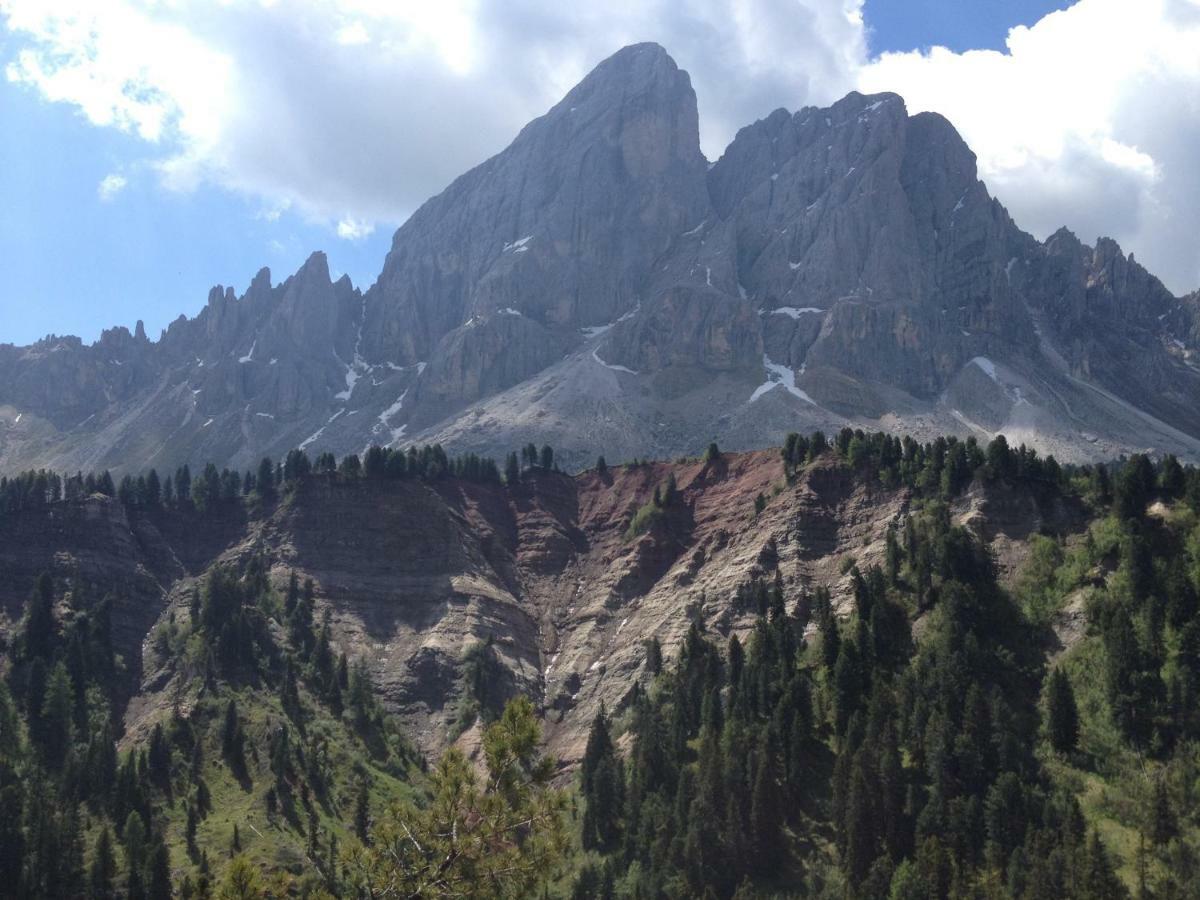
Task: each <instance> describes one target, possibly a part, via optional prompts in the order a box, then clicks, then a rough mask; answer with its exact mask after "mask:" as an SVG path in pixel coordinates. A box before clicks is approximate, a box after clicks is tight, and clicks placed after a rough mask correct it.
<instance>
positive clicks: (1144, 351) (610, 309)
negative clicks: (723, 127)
mask: <svg viewBox="0 0 1200 900" xmlns="http://www.w3.org/2000/svg"><path fill="white" fill-rule="evenodd" d="M1198 323H1200V299H1197V295H1192V296H1190V297H1185V298H1182V299H1180V298H1175V297H1173V296H1172V295H1171V294H1170V293H1169V292H1168V291H1167V290H1166V289H1165V288H1164V287H1163V286H1162V284H1161V283H1160V282H1159V281H1158V280H1157V279H1156V278H1154V277H1153V275H1151V274H1150V273H1148V272H1146V271H1145V270H1144V269H1143V268H1142V267H1141V266H1139V265H1138V264H1137V263H1136V262H1135V261H1134V260H1133V259H1132V258H1127V257H1126V256H1125V255H1124V254H1122V252H1121V250H1120V248H1119V247H1118V246H1117V245H1116V244H1115V243H1114V242H1112V241H1111V240H1108V239H1100V240H1099V241H1098V242H1097V243H1096V245H1095V247H1091V246H1088V245H1085V244H1083V243H1082V242H1080V241H1079V240H1078V239H1077V238H1076V237H1075V236H1074V235H1072V234H1070V233H1069V232H1067V231H1065V230H1064V231H1060V232H1058V233H1057V234H1055V235H1053V236H1051V237H1050V238H1049V239H1048V240H1047V241H1046V242H1044V243H1039V242H1038V241H1036V240H1035V239H1034V238H1032V237H1031V236H1029V235H1027V234H1025V233H1023V232H1021V231H1020V230H1019V229H1018V228H1017V227H1016V226H1015V225H1014V223H1013V222H1012V220H1011V219H1010V218H1009V216H1008V214H1007V212H1006V211H1005V210H1004V208H1003V207H1002V206H1001V205H1000V204H999V203H998V202H997V201H996V200H995V199H993V198H992V197H990V196H989V195H988V192H987V189H986V187H985V186H984V185H983V183H982V182H981V181H979V180H978V177H977V173H976V166H975V157H974V155H973V154H972V153H971V151H970V149H969V148H968V147H967V146H966V144H965V143H964V142H963V141H962V139H961V138H960V137H959V135H958V134H957V132H955V130H954V128H953V127H952V125H951V124H950V123H949V122H947V121H946V120H945V119H944V118H942V117H941V116H938V115H936V114H930V113H922V114H919V115H916V116H909V115H908V113H907V110H906V109H905V106H904V102H903V100H902V99H901V98H900V97H898V96H896V95H895V94H877V95H872V96H863V95H861V94H857V93H852V94H850V95H848V96H846V97H845V98H843V99H842V100H840V101H838V102H837V103H835V104H834V105H833V106H831V107H829V108H828V109H817V108H812V107H810V108H805V109H801V110H800V111H798V112H795V113H790V112H788V111H786V110H782V109H780V110H776V111H775V112H773V113H772V114H771V115H769V116H768V117H766V118H765V119H762V120H761V121H759V122H756V123H754V124H752V125H749V126H747V127H745V128H743V129H742V130H741V131H740V132H738V134H737V136H736V137H735V139H734V141H733V142H732V143H731V144H730V146H729V147H728V148H727V150H726V151H725V153H724V154H723V155H722V157H721V158H720V159H719V160H717V161H716V162H715V163H712V164H709V163H708V162H707V161H706V160H705V159H704V157H703V155H702V154H701V152H700V148H699V138H698V125H697V113H696V97H695V94H694V92H693V91H692V88H691V84H690V81H689V79H688V76H687V74H686V73H685V72H683V71H681V70H680V69H679V68H678V67H677V66H676V65H675V63H674V62H673V61H672V60H671V58H670V57H669V56H668V55H667V53H666V52H665V51H664V50H663V49H662V48H661V47H659V46H657V45H654V44H638V45H635V46H632V47H627V48H625V49H623V50H621V51H619V52H618V53H616V54H614V55H613V56H612V57H610V58H609V59H607V60H605V61H604V62H602V63H601V64H600V65H599V66H597V67H596V69H595V70H594V71H593V72H591V73H590V74H589V75H588V76H587V77H586V78H585V79H584V80H583V81H582V82H581V83H580V84H579V85H578V86H576V87H575V88H574V89H573V90H572V91H571V92H570V93H568V94H567V96H566V97H564V98H563V100H562V101H561V102H559V103H558V104H557V105H556V106H554V108H552V109H551V110H550V111H549V112H547V113H546V114H545V115H544V116H542V117H541V118H539V119H536V120H534V121H533V122H531V123H529V125H527V126H526V127H525V128H524V129H522V131H521V133H520V134H519V135H518V136H517V137H516V139H515V140H514V141H513V143H512V144H511V145H510V146H509V147H508V148H507V149H505V150H504V151H503V152H501V153H499V154H498V155H496V156H495V157H493V158H491V159H490V160H488V161H486V162H484V163H483V164H481V165H480V166H478V167H476V168H475V169H472V170H471V171H470V172H467V173H466V174H465V175H463V176H462V177H460V178H458V179H457V180H456V181H455V182H454V183H453V184H451V185H450V186H449V187H448V188H447V189H446V190H445V191H443V192H442V193H441V194H439V195H438V196H436V197H434V198H432V199H431V200H429V201H428V202H427V203H425V204H424V205H423V206H422V207H421V208H420V209H419V210H417V212H416V213H414V214H413V216H412V218H411V219H410V220H409V221H408V222H406V223H405V224H404V225H403V226H402V227H401V228H400V229H399V230H398V231H397V232H396V235H395V237H394V239H393V242H392V248H391V251H390V252H389V253H388V256H387V258H386V260H385V261H384V264H383V270H382V273H381V275H380V277H379V279H378V280H377V281H376V283H375V284H374V285H373V286H372V287H371V288H370V289H369V290H368V291H366V293H365V294H364V293H362V292H360V291H359V290H358V289H356V288H354V287H353V286H352V285H351V284H350V282H349V280H348V279H346V278H342V279H341V280H339V281H336V282H334V281H332V280H331V278H330V275H329V271H328V266H327V264H326V262H325V258H324V256H323V255H322V254H314V256H313V257H312V258H311V259H310V260H309V261H308V262H306V263H305V265H304V266H303V267H302V268H301V269H300V271H299V272H297V273H296V274H295V275H293V276H292V277H291V278H289V279H288V280H286V281H284V282H283V283H282V284H279V285H272V283H271V277H270V273H269V272H267V271H266V270H265V269H264V270H263V271H262V272H260V273H259V274H258V275H257V276H256V277H255V278H254V280H253V282H252V283H251V284H250V286H249V288H248V289H247V291H246V292H245V293H244V294H243V295H242V296H241V297H240V298H239V297H237V296H236V295H235V293H234V291H233V290H232V289H226V288H221V287H218V288H214V289H213V291H212V292H211V293H210V296H209V302H208V305H207V306H206V307H205V309H204V310H203V311H202V312H201V313H200V315H198V316H197V317H196V318H195V319H192V320H187V319H184V318H182V317H181V318H180V319H179V320H177V321H176V322H175V323H173V324H172V325H171V327H170V328H169V329H167V331H166V332H165V333H164V335H163V336H162V338H161V339H160V340H158V341H156V342H152V341H150V340H148V339H147V338H146V336H145V334H144V331H143V330H142V329H141V328H140V327H139V328H137V329H136V330H135V333H133V334H130V333H129V332H128V331H127V330H126V329H124V328H115V329H112V330H111V331H108V332H105V334H104V335H103V336H102V337H101V339H100V341H99V342H97V343H96V344H94V345H92V346H84V345H83V344H82V343H81V342H80V341H78V340H77V339H74V338H57V337H50V338H47V339H45V340H43V341H40V342H38V343H37V344H34V345H32V346H30V347H12V346H0V470H15V469H18V468H22V467H28V466H37V465H47V466H55V467H58V468H68V469H74V468H90V467H112V468H114V469H117V470H130V469H135V470H136V469H141V468H145V467H148V466H157V467H158V468H160V469H170V468H173V467H174V466H175V465H177V464H179V463H181V462H184V461H188V462H191V463H192V464H193V465H195V464H198V463H203V462H205V461H208V460H213V461H216V462H218V463H219V464H222V465H233V466H239V467H248V466H251V465H254V464H255V463H256V461H257V460H258V459H259V458H261V457H262V456H263V455H270V456H275V457H277V456H279V455H281V454H283V453H284V452H286V450H288V449H289V448H291V447H295V446H301V445H302V446H304V447H305V449H307V450H309V451H310V452H317V451H322V450H331V451H333V452H335V453H338V454H344V453H349V452H360V451H362V450H363V449H364V448H365V447H366V446H368V445H369V444H371V443H380V444H403V443H406V442H410V441H421V442H430V441H445V442H448V443H452V444H453V446H454V447H455V448H456V449H458V450H462V451H476V452H484V453H488V454H491V455H496V456H498V455H500V454H502V453H504V452H507V450H508V449H510V448H511V447H513V446H517V445H524V444H525V443H528V442H529V441H531V440H532V441H534V442H536V443H539V444H540V443H542V442H550V443H552V444H553V445H554V446H555V447H556V449H557V450H558V456H559V459H560V460H561V461H562V462H563V463H565V464H567V465H578V464H582V463H585V462H590V461H591V460H593V459H594V458H595V456H596V455H597V453H604V454H606V455H607V456H608V457H609V458H611V459H619V458H622V457H627V456H634V455H636V456H646V455H676V454H679V453H685V452H695V451H697V450H699V449H701V448H702V447H703V446H705V445H706V444H707V443H708V442H709V441H710V440H713V439H716V440H718V441H719V442H720V443H721V444H722V446H731V447H739V448H749V447H755V446H763V445H765V444H768V443H771V442H772V441H778V440H779V439H780V438H781V436H782V434H783V433H785V432H786V431H788V430H811V429H812V428H818V427H819V428H831V427H838V426H840V425H843V424H853V425H856V426H861V427H867V428H885V429H899V430H905V431H909V432H912V433H914V434H916V435H918V436H923V437H929V436H932V435H933V434H938V433H958V434H975V435H977V436H979V437H983V436H990V435H992V434H994V433H997V432H1001V431H1002V432H1004V433H1006V434H1007V435H1008V436H1009V438H1010V440H1013V441H1015V442H1021V441H1024V442H1026V443H1029V444H1032V445H1034V446H1036V447H1037V448H1038V449H1040V450H1042V451H1043V452H1049V453H1055V454H1057V455H1059V456H1060V457H1063V458H1068V459H1089V458H1104V457H1110V456H1115V455H1117V454H1119V453H1121V452H1126V451H1130V450H1143V449H1147V448H1152V449H1155V450H1158V451H1163V452H1167V451H1169V452H1174V453H1177V454H1180V455H1182V456H1185V457H1188V458H1192V459H1198V458H1200V400H1198V399H1197V398H1200V343H1198V340H1200V324H1198Z"/></svg>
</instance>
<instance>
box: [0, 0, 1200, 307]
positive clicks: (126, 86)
mask: <svg viewBox="0 0 1200 900" xmlns="http://www.w3.org/2000/svg"><path fill="white" fill-rule="evenodd" d="M862 9H863V0H692V2H689V3H687V4H681V3H678V2H677V0H610V2H608V3H606V4H596V3H570V4H564V3H561V2H560V0H508V2H505V3H503V4H501V3H491V2H485V0H441V2H439V3H395V2H394V0H311V2H307V3H300V4H280V3H273V2H267V0H224V2H222V3H220V4H213V3H209V2H201V0H175V2H172V3H161V2H157V0H108V2H105V3H103V4H96V3H91V2H88V0H0V14H2V15H3V21H4V23H5V24H6V25H7V27H8V30H9V32H10V33H11V35H10V40H8V41H7V42H6V53H7V56H6V57H5V63H6V68H5V72H6V76H7V77H8V78H9V79H10V80H11V81H15V82H19V83H21V84H24V85H27V86H29V87H30V88H31V89H33V90H37V91H39V92H40V93H41V94H42V95H43V96H44V97H45V98H47V99H48V100H51V101H58V102H64V103H70V104H73V105H74V106H75V107H77V108H78V109H79V110H80V111H81V112H82V114H83V115H84V116H86V117H87V119H88V120H89V121H91V122H93V123H94V124H96V125H98V126H103V127H113V128H118V129H121V130H123V131H125V132H128V133H131V134H134V135H137V136H138V137H140V138H141V139H142V140H143V141H145V143H146V145H147V148H148V150H147V155H148V156H149V157H150V159H151V161H152V163H153V165H154V167H155V168H156V170H157V172H158V173H159V176H160V178H161V179H162V181H163V183H164V184H165V185H166V186H168V187H169V188H171V189H175V190H191V189H193V188H195V187H196V186H198V185H201V184H206V183H207V184H216V185H220V186H222V187H224V188H227V189H231V190H234V191H237V192H240V193H243V194H246V195H248V196H250V197H252V198H255V199H256V200H257V201H258V202H259V203H260V204H261V205H262V208H263V209H264V213H263V215H264V217H269V216H270V215H271V214H272V213H273V212H277V211H279V210H283V209H291V210H294V211H297V212H299V213H301V214H302V215H305V216H308V217H310V218H313V219H315V220H319V221H323V222H325V223H327V224H328V225H329V227H330V228H331V230H333V231H334V232H335V233H337V234H338V235H340V236H342V237H343V238H345V239H347V240H356V239H359V238H361V237H363V236H365V235H366V234H369V233H370V230H371V229H372V228H373V227H374V226H375V225H376V224H379V225H394V224H397V223H399V222H400V221H402V220H403V219H404V218H405V217H406V216H407V215H408V214H409V213H411V212H412V210H413V209H415V208H416V206H417V205H419V204H420V203H421V202H422V201H423V200H425V199H426V198H427V197H429V196H430V195H432V194H434V193H437V192H438V191H440V190H441V189H442V188H443V187H445V186H446V185H447V184H448V183H449V182H450V181H451V180H452V179H453V178H454V177H455V176H457V175H459V174H461V173H462V172H463V171H465V170H466V169H468V168H470V167H471V166H473V165H475V164H477V163H479V162H481V161H483V160H484V159H485V158H486V157H487V156H489V155H491V154H492V153H495V152H497V151H498V150H500V149H502V148H503V147H504V146H505V145H506V144H507V143H508V142H509V141H510V140H511V139H512V137H513V136H514V135H515V134H516V132H517V131H518V130H519V129H520V127H521V126H522V125H524V123H525V122H527V121H528V120H529V119H531V118H533V117H534V116H537V115H540V114H541V113H542V112H544V111H545V110H546V109H547V108H548V107H549V106H551V105H552V104H553V103H554V102H556V101H557V100H558V99H559V98H560V97H561V96H562V94H563V93H565V92H566V91H567V90H568V89H569V88H570V87H571V86H572V85H573V84H574V83H575V82H577V81H578V80H579V79H580V78H581V77H583V75H585V74H586V73H587V71H588V70H589V69H590V68H591V67H592V66H594V65H595V64H596V63H597V62H599V61H600V60H601V59H603V58H604V57H605V56H607V55H609V54H610V53H612V52H613V51H614V50H616V49H617V48H618V47H620V46H622V45H624V44H627V43H631V42H635V41H644V40H654V41H658V42H659V43H661V44H663V45H664V46H665V47H667V49H668V50H669V51H670V52H671V54H672V55H673V56H674V57H675V59H676V61H677V62H678V63H679V64H680V65H681V66H682V67H684V68H685V69H687V70H688V71H689V72H690V73H691V76H692V80H693V83H694V85H695V87H696V92H697V95H698V98H699V103H700V116H701V140H702V145H703V148H704V150H705V152H706V154H708V156H709V157H710V158H715V157H716V156H718V155H719V154H720V153H721V151H722V150H723V149H724V147H725V145H726V143H727V142H728V140H729V139H730V138H731V137H732V136H733V134H734V132H735V131H736V129H737V128H739V127H740V126H742V125H745V124H748V123H749V122H751V121H753V120H754V119H756V118H759V117H761V116H763V115H766V114H767V113H769V112H770V111H771V110H772V109H774V108H775V107H778V106H785V107H787V108H790V109H795V108H798V107H799V106H802V105H805V104H810V103H828V102H831V101H832V100H834V99H836V98H837V97H839V96H841V95H842V94H843V93H845V92H846V91H847V90H850V89H851V88H854V87H858V88H860V89H862V90H869V91H876V90H891V91H896V92H898V93H900V94H902V95H904V96H905V98H906V100H907V101H908V104H909V108H910V110H911V111H913V112H916V111H919V110H937V111H939V112H942V113H943V114H945V115H946V116H947V117H948V118H949V119H950V120H951V121H953V122H954V123H955V125H956V126H958V128H959V130H960V131H961V132H962V133H963V135H964V137H965V138H966V139H967V141H968V143H969V144H970V145H971V146H972V148H973V149H974V150H975V152H976V153H977V154H978V157H979V164H980V173H981V175H982V177H983V178H984V179H985V180H986V181H987V183H988V185H989V187H990V188H991V190H992V192H993V194H995V195H996V196H998V197H999V198H1000V199H1001V201H1002V202H1004V203H1005V204H1006V205H1007V206H1008V207H1009V209H1010V210H1011V211H1012V213H1013V215H1014V217H1015V218H1016V220H1017V222H1018V224H1020V225H1021V226H1023V227H1025V228H1026V229H1028V230H1030V231H1032V232H1033V233H1034V234H1036V235H1038V236H1039V237H1043V236H1045V235H1046V234H1047V233H1049V232H1051V231H1053V230H1054V229H1055V228H1057V227H1058V226H1059V225H1062V224H1066V225H1067V226H1069V227H1071V228H1073V229H1074V230H1076V231H1078V232H1079V233H1080V235H1081V236H1082V237H1083V238H1085V239H1088V240H1090V239H1092V238H1094V237H1095V236H1097V235H1100V234H1105V235H1111V236H1113V237H1115V238H1117V239H1118V240H1119V241H1120V242H1121V243H1122V244H1123V245H1124V246H1125V248H1126V249H1127V250H1129V249H1131V250H1134V251H1136V253H1137V255H1138V257H1139V259H1141V260H1142V262H1144V263H1145V264H1147V266H1148V267H1149V268H1151V270H1152V271H1155V272H1156V273H1158V274H1160V275H1161V276H1162V277H1163V278H1164V280H1165V281H1166V282H1167V283H1168V285H1169V286H1171V287H1172V288H1173V289H1175V290H1177V291H1182V290H1187V289H1191V288H1194V287H1195V286H1196V285H1197V284H1200V253H1198V252H1197V250H1198V249H1200V248H1198V247H1197V238H1196V235H1197V234H1200V166H1196V165H1195V162H1194V160H1195V159H1197V158H1200V0H1138V2H1136V3H1134V2H1129V0H1080V2H1078V3H1076V4H1075V5H1074V6H1072V7H1071V8H1069V9H1067V10H1065V11H1061V12H1057V13H1053V14H1051V15H1049V16H1047V17H1045V18H1044V19H1042V20H1041V21H1040V22H1037V23H1036V24H1035V25H1033V26H1031V27H1020V28H1016V29H1014V30H1013V31H1012V32H1011V33H1010V35H1009V37H1008V42H1007V49H1006V51H1005V52H994V51H970V52H966V53H954V52H952V51H950V50H947V49H944V48H936V47H935V48H933V49H931V50H929V51H926V52H913V53H901V54H886V55H884V56H882V57H881V58H878V59H870V58H868V53H867V46H866V38H865V26H864V23H863V19H862Z"/></svg>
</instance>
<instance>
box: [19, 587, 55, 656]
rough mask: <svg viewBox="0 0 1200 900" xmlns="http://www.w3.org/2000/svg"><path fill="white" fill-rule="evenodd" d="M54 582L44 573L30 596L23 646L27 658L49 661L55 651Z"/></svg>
mask: <svg viewBox="0 0 1200 900" xmlns="http://www.w3.org/2000/svg"><path fill="white" fill-rule="evenodd" d="M54 645H55V634H54V582H53V581H51V579H50V576H49V575H47V574H45V573H43V574H42V575H40V576H39V577H38V580H37V586H36V587H35V588H34V589H33V593H32V594H31V595H30V597H29V605H28V606H27V607H26V610H25V623H24V627H23V628H22V629H21V646H22V650H23V655H24V657H25V658H26V659H42V660H47V661H49V660H50V658H51V657H52V656H53V653H54Z"/></svg>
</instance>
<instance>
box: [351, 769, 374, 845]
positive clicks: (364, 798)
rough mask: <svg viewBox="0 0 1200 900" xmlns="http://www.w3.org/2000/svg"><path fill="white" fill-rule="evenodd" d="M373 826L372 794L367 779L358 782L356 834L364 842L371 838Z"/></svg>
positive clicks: (355, 816)
mask: <svg viewBox="0 0 1200 900" xmlns="http://www.w3.org/2000/svg"><path fill="white" fill-rule="evenodd" d="M370 826H371V795H370V793H369V792H368V790H367V780H366V779H365V778H364V779H362V780H361V781H359V783H358V795H357V796H356V797H355V798H354V834H355V835H356V836H357V837H358V839H359V840H360V841H362V842H363V843H364V844H365V843H367V842H368V840H369V839H370Z"/></svg>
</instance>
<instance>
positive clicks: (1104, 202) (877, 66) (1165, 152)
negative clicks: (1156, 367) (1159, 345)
mask: <svg viewBox="0 0 1200 900" xmlns="http://www.w3.org/2000/svg"><path fill="white" fill-rule="evenodd" d="M859 84H860V86H861V87H862V89H864V90H869V91H877V90H891V91H896V92H897V93H900V94H902V95H903V96H904V98H905V100H906V101H907V103H908V107H909V111H910V112H917V111H922V110H932V111H936V112H940V113H942V114H943V115H945V116H946V117H947V118H948V119H950V121H952V122H953V123H954V124H955V126H956V127H957V128H958V130H959V132H960V133H961V134H962V135H963V137H964V138H965V139H966V141H967V143H968V144H970V145H971V147H972V149H973V150H974V151H975V153H976V155H977V156H978V158H979V170H980V175H981V177H982V178H983V179H984V181H985V182H987V184H988V186H989V188H991V190H992V193H993V194H995V195H996V196H998V197H999V198H1000V200H1001V201H1002V202H1003V203H1004V204H1005V205H1006V206H1007V207H1008V209H1009V211H1010V212H1011V213H1012V214H1013V218H1014V219H1016V221H1017V223H1018V224H1019V225H1021V226H1022V227H1023V228H1025V229H1027V230H1029V231H1031V232H1032V233H1033V234H1035V235H1036V236H1038V237H1041V238H1044V237H1045V236H1046V235H1048V234H1049V233H1051V232H1053V231H1054V230H1055V229H1057V228H1058V227H1060V226H1061V225H1067V226H1068V227H1069V228H1071V229H1072V230H1074V231H1076V232H1078V233H1079V235H1080V237H1081V238H1083V239H1084V240H1087V241H1091V240H1093V239H1094V238H1096V237H1097V236H1100V235H1105V236H1110V237H1113V238H1116V239H1117V240H1118V241H1119V242H1120V243H1121V244H1122V245H1123V246H1124V247H1125V249H1126V250H1134V251H1136V255H1137V257H1138V258H1139V260H1140V261H1141V262H1142V263H1143V264H1144V265H1146V266H1147V268H1149V269H1150V270H1151V271H1152V272H1154V273H1155V274H1157V275H1159V277H1161V278H1162V279H1163V280H1164V282H1165V283H1166V284H1167V285H1168V286H1170V287H1171V288H1172V289H1174V290H1175V291H1177V292H1182V291H1187V290H1194V289H1195V288H1196V287H1197V286H1198V285H1200V167H1198V166H1197V164H1196V160H1197V159H1200V2H1197V0H1138V2H1136V3H1130V2H1128V0H1080V2H1079V3H1077V4H1075V5H1074V6H1072V7H1070V8H1068V9H1066V10H1062V11H1060V12H1055V13H1052V14H1050V15H1048V16H1046V17H1045V18H1043V19H1042V20H1041V21H1039V22H1037V23H1036V24H1035V25H1033V26H1031V27H1024V26H1022V27H1018V28H1015V29H1013V30H1012V31H1011V32H1010V33H1009V36H1008V41H1007V50H1006V52H1003V53H1000V52H995V51H986V50H985V51H970V52H966V53H953V52H951V51H949V50H947V49H945V48H939V47H934V48H933V49H931V50H929V51H928V52H911V53H898V54H885V55H883V56H882V57H881V58H880V59H878V60H875V61H873V62H872V63H870V64H869V65H867V66H864V67H863V69H862V70H861V72H860V74H859Z"/></svg>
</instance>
